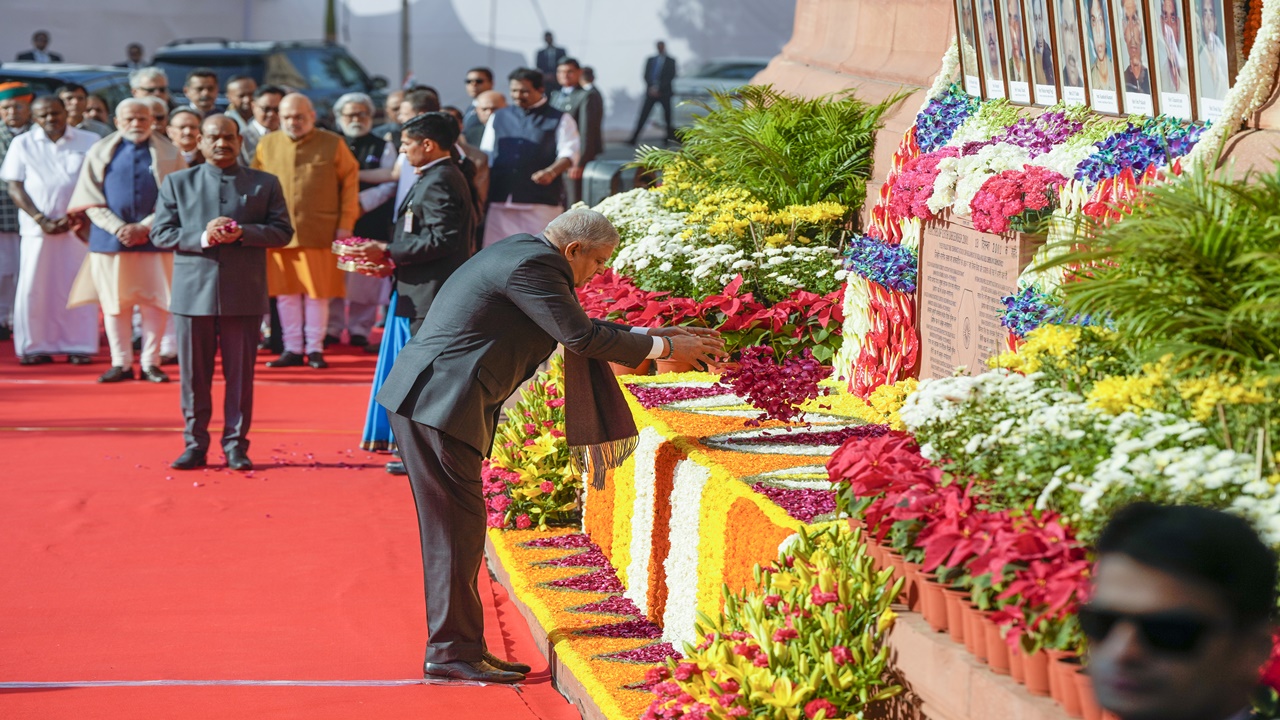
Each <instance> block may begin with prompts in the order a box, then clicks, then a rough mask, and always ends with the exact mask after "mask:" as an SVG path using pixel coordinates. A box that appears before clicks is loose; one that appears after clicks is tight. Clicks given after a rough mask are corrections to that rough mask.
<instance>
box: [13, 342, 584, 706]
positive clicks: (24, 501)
mask: <svg viewBox="0 0 1280 720" xmlns="http://www.w3.org/2000/svg"><path fill="white" fill-rule="evenodd" d="M329 359H330V362H331V363H332V364H333V367H331V368H330V369H329V370H325V371H317V370H311V369H309V368H299V369H288V370H269V369H266V368H263V367H261V365H260V367H259V370H258V376H257V379H258V384H257V390H256V402H255V418H254V426H253V431H252V433H251V438H252V442H253V444H252V447H251V448H250V457H252V458H253V459H254V461H255V462H256V463H257V466H258V469H257V470H256V471H255V472H253V473H251V474H248V473H246V474H239V473H231V472H229V471H226V470H225V469H224V468H222V467H220V466H218V465H215V466H214V467H211V468H209V469H207V470H204V471H196V472H185V473H184V472H178V471H174V470H170V469H169V468H168V463H169V462H170V461H171V460H172V459H173V458H174V457H176V456H177V455H178V453H180V452H181V450H182V440H181V434H180V428H181V415H180V412H179V410H178V388H177V382H176V380H177V373H176V370H177V369H176V368H172V370H173V373H172V374H173V375H174V380H175V382H173V383H170V384H168V385H153V384H150V383H142V382H137V381H134V382H126V383H119V384H116V385H97V384H95V383H94V382H93V381H94V379H95V378H96V377H97V375H98V374H99V373H101V372H102V371H103V370H104V369H106V360H105V358H101V357H100V358H99V361H98V363H97V364H95V365H90V366H87V367H73V366H70V365H67V364H65V363H62V362H59V363H58V364H56V365H45V366H38V367H21V366H19V365H18V364H17V361H16V360H15V359H14V356H13V350H12V344H11V343H2V344H0V458H3V466H2V467H3V470H0V618H3V621H2V622H3V631H2V632H0V718H6V719H13V718H41V719H42V720H43V719H50V718H85V717H93V718H108V719H113V718H309V719H316V720H320V719H324V718H335V719H337V718H343V719H349V718H435V717H451V718H473V717H474V718H490V717H496V718H504V719H506V718H511V719H513V720H515V719H526V718H527V719H541V718H546V719H554V720H567V719H568V718H576V717H577V713H576V711H575V710H574V709H573V708H572V706H570V705H569V704H568V703H567V702H566V701H565V700H564V699H563V698H562V697H560V695H559V694H558V693H556V691H555V690H554V689H553V688H552V687H551V685H550V680H549V673H548V669H547V666H546V662H545V661H544V660H543V659H542V657H541V656H540V655H539V653H538V651H537V649H536V648H535V646H534V645H533V642H532V639H531V638H530V637H529V633H528V628H527V627H525V626H524V625H523V621H522V620H521V618H520V616H519V614H518V613H517V612H516V611H515V610H514V609H513V608H511V606H510V604H509V601H508V600H507V598H506V596H505V593H504V592H503V591H502V589H501V588H500V587H498V586H496V585H491V584H490V583H489V582H488V578H487V577H482V582H483V584H484V586H483V588H482V594H483V595H484V596H485V597H486V599H489V598H492V602H489V603H487V617H486V626H487V629H488V641H489V646H490V648H491V649H493V650H494V651H495V652H496V653H497V654H499V655H500V656H501V655H504V654H505V655H506V656H507V657H511V658H518V659H521V660H524V661H526V662H530V663H531V664H533V665H534V666H535V671H534V674H533V675H532V676H531V678H530V680H529V682H527V683H526V684H524V685H523V686H521V687H519V688H508V687H498V686H489V687H479V686H458V685H443V684H423V683H421V682H417V681H416V679H417V678H420V677H421V672H420V671H421V664H422V650H423V644H424V642H425V635H426V630H425V619H424V610H423V599H422V578H421V574H422V570H421V560H420V557H419V551H418V540H417V526H416V520H415V514H414V508H413V498H412V495H411V494H410V491H409V487H408V484H407V482H406V480H405V479H404V478H399V477H393V476H390V475H387V474H386V473H385V472H384V471H383V470H382V464H383V463H384V462H385V461H386V459H387V456H384V455H374V454H371V453H366V452H363V451H361V450H359V449H358V447H359V435H360V427H361V425H362V423H363V418H364V412H365V404H366V402H367V401H368V395H369V390H368V379H369V378H370V377H371V376H372V372H373V364H374V358H373V356H372V355H368V354H364V353H362V352H361V353H356V352H352V351H347V352H345V353H330V354H329ZM60 360H61V359H60ZM260 362H261V361H260ZM221 392H222V388H221V384H220V383H216V384H215V386H214V407H215V412H214V420H213V426H212V428H211V429H212V430H213V433H214V437H215V443H216V437H217V434H218V431H219V430H220V428H221V415H220V411H219V410H218V409H217V408H220V404H221ZM210 461H211V462H215V463H221V461H222V458H221V453H220V452H214V453H213V455H211V457H210ZM103 681H121V682H122V684H121V685H120V686H102V684H101V683H102V682H103ZM148 681H170V683H169V684H163V685H148V684H144V683H147V682H148ZM172 681H184V682H190V683H199V684H187V685H176V684H174V683H173V682H172ZM234 681H252V682H253V683H254V684H239V685H238V684H235V682H234ZM280 681H291V682H292V683H294V684H279V683H280ZM81 682H89V683H98V685H97V686H91V687H67V686H65V685H64V686H59V685H58V683H69V684H74V683H81ZM308 682H309V683H312V684H310V685H308V684H298V683H308ZM268 683H277V684H268Z"/></svg>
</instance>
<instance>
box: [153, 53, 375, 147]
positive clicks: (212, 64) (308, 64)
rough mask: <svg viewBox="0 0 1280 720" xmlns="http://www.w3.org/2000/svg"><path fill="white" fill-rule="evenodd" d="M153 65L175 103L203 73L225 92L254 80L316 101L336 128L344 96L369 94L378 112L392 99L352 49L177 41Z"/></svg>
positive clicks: (321, 113) (327, 122) (326, 122)
mask: <svg viewBox="0 0 1280 720" xmlns="http://www.w3.org/2000/svg"><path fill="white" fill-rule="evenodd" d="M153 64H154V65H155V66H156V67H158V68H160V69H161V70H164V72H165V74H166V75H167V76H168V78H169V88H170V92H171V94H172V95H173V97H174V100H175V102H177V101H180V99H181V98H182V85H183V83H184V82H185V81H186V78H187V73H189V72H191V71H192V70H194V69H196V68H202V67H203V68H209V69H211V70H213V71H214V72H215V73H217V74H218V87H219V89H223V88H225V87H226V83H227V79H228V78H230V77H232V76H235V75H248V76H250V77H252V78H253V79H254V80H257V81H258V84H259V85H266V84H269V85H280V86H283V87H286V88H288V89H290V90H297V91H298V92H300V93H302V94H304V95H306V96H307V97H309V98H311V102H312V103H314V104H315V106H316V114H317V115H318V117H319V119H320V122H321V123H322V124H324V125H325V126H327V127H333V103H334V101H336V100H337V99H338V98H339V97H340V96H341V95H342V94H343V93H348V92H363V93H368V94H369V95H371V96H373V99H374V107H377V108H381V107H382V105H383V100H384V99H385V98H386V87H387V79H386V78H384V77H381V76H376V77H370V76H369V74H368V73H367V72H365V69H364V68H363V67H362V66H361V65H360V63H359V62H357V61H356V59H355V58H354V57H352V56H351V54H350V53H348V52H347V50H346V48H344V47H342V46H341V45H338V44H336V43H327V42H320V41H299V42H234V41H230V40H222V39H209V38H193V39H188V40H175V41H173V42H171V43H169V44H168V45H165V46H164V47H162V48H160V49H159V50H157V51H156V53H155V56H154V59H153ZM223 104H225V101H220V102H219V106H221V105H223Z"/></svg>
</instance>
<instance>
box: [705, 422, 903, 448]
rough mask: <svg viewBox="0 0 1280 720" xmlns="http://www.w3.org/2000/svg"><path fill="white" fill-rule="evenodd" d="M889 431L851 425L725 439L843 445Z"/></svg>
mask: <svg viewBox="0 0 1280 720" xmlns="http://www.w3.org/2000/svg"><path fill="white" fill-rule="evenodd" d="M887 432H889V426H888V425H853V426H850V427H843V428H840V429H839V430H825V431H822V432H808V431H806V432H784V433H771V434H766V433H761V434H760V435H756V436H753V437H734V438H729V439H728V440H725V443H726V444H729V445H813V446H818V445H843V444H845V442H846V441H847V440H849V439H850V438H878V437H880V436H881V435H884V434H885V433H887Z"/></svg>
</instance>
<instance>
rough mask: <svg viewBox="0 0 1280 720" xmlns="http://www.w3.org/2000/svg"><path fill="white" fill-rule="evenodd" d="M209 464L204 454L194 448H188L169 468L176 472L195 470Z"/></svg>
mask: <svg viewBox="0 0 1280 720" xmlns="http://www.w3.org/2000/svg"><path fill="white" fill-rule="evenodd" d="M208 464H209V462H208V460H206V459H205V454H204V453H202V452H200V451H199V450H196V449H194V448H187V449H186V450H183V451H182V454H181V455H179V456H178V459H177V460H174V461H173V462H171V463H169V467H171V468H173V469H174V470H195V469H196V468H202V467H204V466H205V465H208Z"/></svg>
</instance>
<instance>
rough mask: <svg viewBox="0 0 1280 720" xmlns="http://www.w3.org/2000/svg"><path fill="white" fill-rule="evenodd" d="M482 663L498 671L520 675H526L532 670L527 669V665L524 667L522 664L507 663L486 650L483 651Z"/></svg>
mask: <svg viewBox="0 0 1280 720" xmlns="http://www.w3.org/2000/svg"><path fill="white" fill-rule="evenodd" d="M484 661H485V662H487V663H489V664H490V665H492V666H494V667H496V668H498V669H499V670H502V671H503V672H513V673H520V674H521V675H528V674H529V673H530V672H532V671H533V668H531V667H529V666H528V665H525V664H524V663H522V662H507V661H506V660H503V659H501V658H499V657H498V656H497V655H494V654H493V653H491V652H489V651H488V650H485V651H484Z"/></svg>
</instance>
